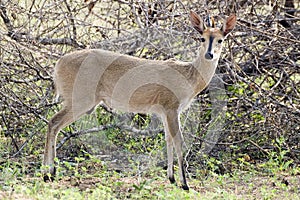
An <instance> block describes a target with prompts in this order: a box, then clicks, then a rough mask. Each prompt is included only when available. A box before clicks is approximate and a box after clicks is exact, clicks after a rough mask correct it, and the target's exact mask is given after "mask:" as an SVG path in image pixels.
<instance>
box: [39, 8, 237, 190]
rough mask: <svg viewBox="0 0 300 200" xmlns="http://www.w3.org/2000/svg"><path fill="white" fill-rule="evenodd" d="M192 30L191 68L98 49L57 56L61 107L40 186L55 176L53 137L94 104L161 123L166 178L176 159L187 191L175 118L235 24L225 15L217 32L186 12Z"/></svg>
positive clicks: (208, 74)
mask: <svg viewBox="0 0 300 200" xmlns="http://www.w3.org/2000/svg"><path fill="white" fill-rule="evenodd" d="M190 21H191V24H192V26H193V27H194V29H195V30H196V31H198V33H199V34H200V47H199V52H198V56H197V58H196V59H195V60H193V61H192V62H182V61H178V60H176V59H174V58H171V59H169V60H164V61H162V60H148V59H142V58H137V57H133V56H128V55H123V54H119V53H115V52H111V51H106V50H101V49H86V50H79V51H75V52H73V53H70V54H67V55H65V56H63V57H62V58H61V59H60V60H59V61H58V62H57V64H56V67H55V70H54V82H55V86H56V87H55V88H56V92H57V94H58V95H60V96H61V97H62V98H63V107H62V109H61V110H60V111H59V112H58V113H56V114H55V115H54V116H53V117H52V118H51V119H50V120H49V123H48V133H47V139H46V145H45V152H44V161H43V165H44V166H47V169H46V170H45V171H46V172H44V180H45V181H52V180H53V179H54V176H55V165H54V158H55V156H56V149H55V147H56V138H57V135H58V133H59V131H60V130H61V129H62V128H64V127H65V126H67V125H69V124H70V123H72V122H74V121H75V120H77V119H78V118H79V117H80V116H82V115H83V114H86V113H90V111H91V110H92V109H93V108H94V107H95V106H97V105H98V104H101V103H102V104H105V105H106V106H108V107H111V108H113V109H117V110H121V111H124V112H134V113H149V114H150V113H154V114H156V115H158V116H159V117H160V118H161V119H162V122H163V126H164V131H165V140H166V145H167V159H168V163H167V164H168V165H167V166H168V167H167V176H168V178H169V181H170V182H171V183H175V178H174V165H173V161H174V155H173V151H174V149H175V152H176V154H177V159H178V166H179V178H180V181H181V187H182V188H183V189H184V190H189V186H188V184H187V181H186V175H185V170H184V163H183V152H182V144H183V136H182V133H181V130H180V121H179V116H180V113H181V112H182V111H183V110H184V109H186V108H187V107H188V106H189V105H190V104H191V102H192V101H193V98H194V97H195V96H196V95H197V94H198V93H199V92H201V91H202V90H203V89H204V88H205V87H206V86H207V85H208V84H209V82H210V80H211V78H212V76H213V75H214V73H215V69H216V67H217V65H218V60H219V58H220V54H221V50H222V43H223V40H224V39H225V38H226V36H227V35H228V34H229V33H230V32H231V31H232V30H233V28H234V27H235V24H236V16H235V15H234V14H232V15H230V16H229V17H228V18H227V19H226V20H225V21H224V24H223V26H222V28H216V27H215V23H214V20H213V19H212V18H211V19H210V18H208V20H207V21H208V24H207V25H206V24H205V22H204V21H203V20H202V19H201V17H199V16H198V15H197V14H196V13H195V12H193V11H190Z"/></svg>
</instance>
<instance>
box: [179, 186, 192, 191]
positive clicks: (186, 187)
mask: <svg viewBox="0 0 300 200" xmlns="http://www.w3.org/2000/svg"><path fill="white" fill-rule="evenodd" d="M181 188H182V189H183V190H187V191H188V190H189V189H190V188H189V186H188V185H182V186H181Z"/></svg>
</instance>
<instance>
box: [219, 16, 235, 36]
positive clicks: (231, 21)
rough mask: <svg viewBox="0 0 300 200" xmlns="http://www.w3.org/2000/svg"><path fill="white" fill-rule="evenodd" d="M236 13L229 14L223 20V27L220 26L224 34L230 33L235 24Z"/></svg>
mask: <svg viewBox="0 0 300 200" xmlns="http://www.w3.org/2000/svg"><path fill="white" fill-rule="evenodd" d="M236 19H237V18H236V15H235V14H231V15H230V16H229V17H228V18H227V19H226V21H225V23H224V25H223V27H222V31H223V34H224V36H226V35H228V33H230V32H231V31H232V30H233V29H234V27H235V25H236Z"/></svg>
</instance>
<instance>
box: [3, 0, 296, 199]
mask: <svg viewBox="0 0 300 200" xmlns="http://www.w3.org/2000/svg"><path fill="white" fill-rule="evenodd" d="M299 6H300V4H299V2H298V1H293V0H285V1H258V0H252V1H249V0H243V1H235V0H222V1H203V2H202V1H201V2H200V1H126V0H116V1H107V0H102V1H99V0H85V1H83V0H58V1H52V0H51V1H46V0H35V1H29V0H23V1H17V0H13V1H1V2H0V58H1V59H0V64H1V65H0V199H45V198H47V199H141V198H149V199H279V198H280V199H300V198H299V194H300V186H299V180H300V167H299V164H300V146H299V145H300V140H299V139H300V135H299V132H300V124H299V121H300V99H299V93H300V67H299V65H300V51H299V46H300V42H299V41H300V28H299V25H300V21H299ZM190 10H194V11H196V12H197V13H198V14H200V15H202V16H205V15H207V14H210V15H213V16H215V17H216V21H219V22H222V19H221V18H225V16H228V15H229V14H230V13H236V14H237V16H238V24H237V27H236V29H235V30H234V31H233V33H232V34H231V35H229V37H228V38H227V40H226V42H225V43H226V44H225V46H226V47H225V48H224V50H223V55H222V59H221V60H220V63H219V67H218V71H217V73H216V76H215V77H214V78H213V80H212V82H211V84H210V85H209V86H208V87H207V89H206V90H204V91H203V92H201V94H199V95H197V97H196V98H195V102H194V103H193V105H191V107H190V108H189V109H188V110H186V111H185V112H184V113H182V116H181V120H182V124H183V126H182V130H183V134H184V137H185V152H186V157H185V160H186V171H187V174H188V177H189V184H190V188H191V190H190V191H189V192H185V191H182V190H181V189H180V188H179V187H177V186H175V185H171V184H169V182H168V180H167V178H166V171H165V167H166V149H165V142H164V134H163V130H162V125H161V123H160V120H159V119H158V118H157V117H156V116H148V115H144V114H132V113H131V114H128V113H119V112H117V111H112V110H110V109H109V108H107V107H105V106H99V107H98V108H97V109H96V110H95V111H94V112H93V113H91V114H90V115H86V116H84V117H82V118H81V119H80V120H78V121H77V122H75V123H73V124H72V125H70V126H68V127H66V128H65V129H64V130H63V131H61V134H60V135H59V139H58V144H57V149H58V158H57V160H56V162H57V166H58V168H57V177H56V180H55V181H54V182H53V183H44V182H43V180H42V174H41V168H43V167H42V166H41V163H42V162H41V161H42V155H43V151H44V150H43V148H44V140H45V134H46V132H47V122H48V120H49V119H50V117H51V116H53V114H54V113H55V112H56V111H57V110H59V108H60V103H59V102H60V101H56V100H54V99H55V93H54V86H53V80H52V79H53V78H52V72H53V68H54V65H55V63H56V62H57V60H58V59H59V57H61V56H62V55H64V54H65V53H68V52H72V51H75V50H78V49H84V48H102V49H107V50H112V51H118V52H121V53H125V54H128V55H134V56H137V57H143V58H148V59H161V60H164V59H169V58H176V59H180V60H191V59H192V58H194V57H195V55H196V52H197V48H198V47H199V42H198V35H197V33H196V31H194V30H193V29H192V27H191V25H190V24H189V19H188V13H189V11H190ZM219 25H221V23H219ZM175 170H177V169H175ZM176 178H177V179H178V177H176Z"/></svg>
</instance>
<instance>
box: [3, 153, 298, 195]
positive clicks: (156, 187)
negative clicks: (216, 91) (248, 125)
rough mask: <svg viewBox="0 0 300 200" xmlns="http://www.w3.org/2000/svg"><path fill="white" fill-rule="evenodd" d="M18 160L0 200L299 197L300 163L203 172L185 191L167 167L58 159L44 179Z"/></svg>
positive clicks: (9, 167) (6, 175) (6, 174)
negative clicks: (118, 168) (125, 167)
mask: <svg viewBox="0 0 300 200" xmlns="http://www.w3.org/2000/svg"><path fill="white" fill-rule="evenodd" d="M24 160H25V159H23V161H24ZM20 161H21V160H20ZM20 161H18V160H14V161H12V160H11V161H7V162H6V163H4V164H2V165H1V168H0V199H78V200H80V199H281V200H283V199H300V198H299V194H300V185H299V182H300V169H299V167H294V168H292V169H284V170H282V171H280V170H271V171H272V173H264V172H262V171H254V170H251V171H241V170H236V171H233V172H232V173H231V174H225V175H218V174H215V173H212V172H210V173H209V175H207V176H206V177H205V176H204V175H202V176H201V175H200V174H199V176H197V177H201V178H200V179H188V182H189V185H190V191H189V192H187V191H183V190H181V189H180V188H179V187H178V186H176V185H172V184H170V183H169V182H168V180H167V178H166V171H165V170H163V169H161V168H158V167H156V168H152V169H147V170H145V171H144V172H143V173H142V172H141V171H140V170H139V169H138V168H134V167H132V170H131V171H128V172H121V173H117V172H114V171H112V170H109V169H108V168H107V166H105V164H104V163H103V162H102V161H99V160H97V159H93V158H92V159H89V160H84V159H80V160H78V159H77V162H76V163H75V164H73V165H74V167H69V168H68V170H67V167H66V164H65V163H64V164H63V163H60V167H59V169H58V171H59V174H58V177H57V179H58V180H55V181H54V182H52V183H44V182H43V181H42V176H41V173H40V172H39V169H38V167H36V170H35V172H34V173H32V174H31V173H29V174H28V168H34V166H32V165H31V166H30V164H28V165H26V164H24V165H20ZM269 162H270V161H269ZM266 166H268V167H270V165H266ZM272 167H274V166H272ZM275 167H276V166H275ZM253 168H255V167H253ZM29 171H34V170H32V169H30V170H29ZM176 175H177V173H176ZM204 177H205V178H204ZM176 178H177V180H178V177H176Z"/></svg>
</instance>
